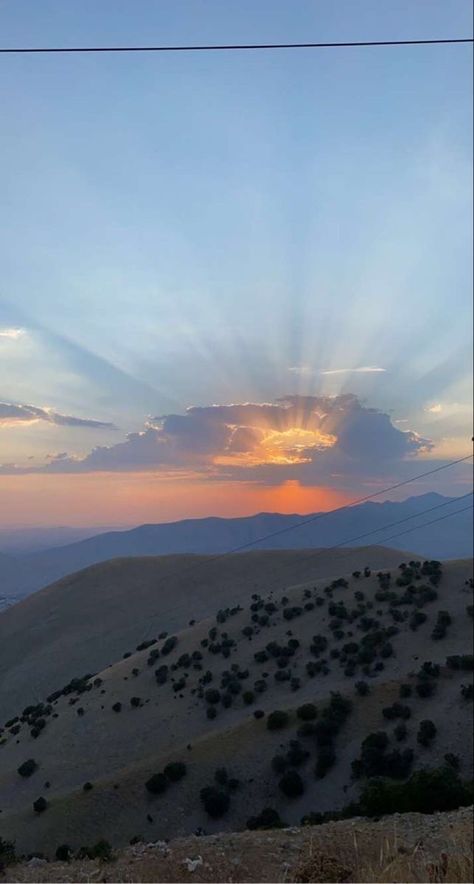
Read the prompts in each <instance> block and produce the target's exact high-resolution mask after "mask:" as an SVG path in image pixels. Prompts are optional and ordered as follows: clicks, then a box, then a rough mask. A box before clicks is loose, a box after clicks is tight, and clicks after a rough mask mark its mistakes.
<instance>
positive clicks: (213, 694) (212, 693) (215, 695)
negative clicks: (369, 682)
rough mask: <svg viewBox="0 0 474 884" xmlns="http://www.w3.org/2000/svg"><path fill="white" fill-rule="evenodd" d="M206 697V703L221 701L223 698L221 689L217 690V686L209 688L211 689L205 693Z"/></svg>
mask: <svg viewBox="0 0 474 884" xmlns="http://www.w3.org/2000/svg"><path fill="white" fill-rule="evenodd" d="M204 699H205V701H206V703H212V704H216V703H219V701H220V699H221V695H220V691H218V690H216V688H209V690H207V691H206V693H205V694H204Z"/></svg>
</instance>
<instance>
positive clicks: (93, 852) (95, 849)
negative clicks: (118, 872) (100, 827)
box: [85, 838, 114, 863]
mask: <svg viewBox="0 0 474 884" xmlns="http://www.w3.org/2000/svg"><path fill="white" fill-rule="evenodd" d="M85 853H86V856H87V857H88V858H89V859H100V860H101V861H102V862H103V863H109V862H111V861H112V860H113V858H114V857H113V853H112V846H111V845H110V844H109V842H108V841H106V840H105V838H101V839H100V841H97V843H96V844H93V845H92V847H86V848H85Z"/></svg>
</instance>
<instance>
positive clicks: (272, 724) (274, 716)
mask: <svg viewBox="0 0 474 884" xmlns="http://www.w3.org/2000/svg"><path fill="white" fill-rule="evenodd" d="M289 720H290V716H289V715H288V712H282V711H281V710H280V709H275V711H274V712H270V715H269V716H268V718H267V729H268V730H269V731H276V730H280V728H283V727H286V725H287V724H288V722H289Z"/></svg>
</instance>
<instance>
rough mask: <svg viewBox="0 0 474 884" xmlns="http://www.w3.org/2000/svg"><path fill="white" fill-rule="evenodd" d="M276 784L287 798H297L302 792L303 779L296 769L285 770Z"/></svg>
mask: <svg viewBox="0 0 474 884" xmlns="http://www.w3.org/2000/svg"><path fill="white" fill-rule="evenodd" d="M278 785H279V787H280V789H281V791H282V792H283V794H284V795H286V797H287V798H297V797H298V795H302V794H303V792H304V784H303V780H302V779H301V777H300V775H299V773H298V771H296V770H287V771H286V773H284V774H283V776H282V778H281V780H280V782H279V783H278Z"/></svg>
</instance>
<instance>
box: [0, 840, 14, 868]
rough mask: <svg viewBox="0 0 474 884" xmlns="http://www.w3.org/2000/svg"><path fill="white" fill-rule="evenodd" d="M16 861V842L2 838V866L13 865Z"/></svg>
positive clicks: (0, 862) (0, 864) (0, 861)
mask: <svg viewBox="0 0 474 884" xmlns="http://www.w3.org/2000/svg"><path fill="white" fill-rule="evenodd" d="M16 861H17V857H16V855H15V844H14V842H13V841H5V840H4V839H3V838H0V867H1V868H3V867H4V866H11V865H13V863H16Z"/></svg>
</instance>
